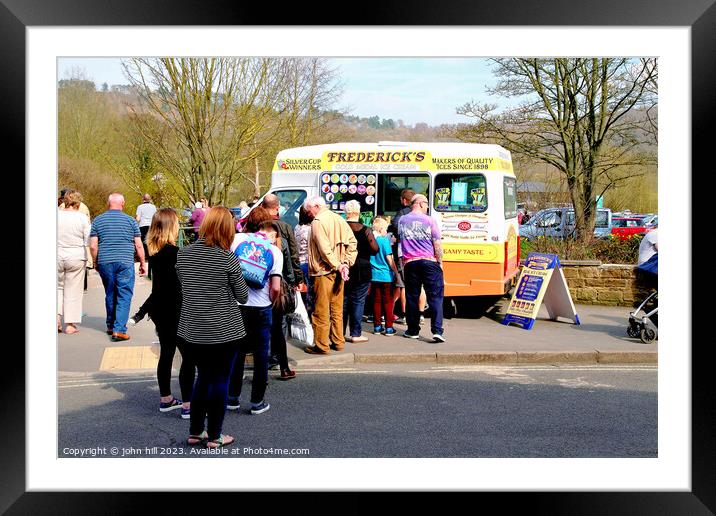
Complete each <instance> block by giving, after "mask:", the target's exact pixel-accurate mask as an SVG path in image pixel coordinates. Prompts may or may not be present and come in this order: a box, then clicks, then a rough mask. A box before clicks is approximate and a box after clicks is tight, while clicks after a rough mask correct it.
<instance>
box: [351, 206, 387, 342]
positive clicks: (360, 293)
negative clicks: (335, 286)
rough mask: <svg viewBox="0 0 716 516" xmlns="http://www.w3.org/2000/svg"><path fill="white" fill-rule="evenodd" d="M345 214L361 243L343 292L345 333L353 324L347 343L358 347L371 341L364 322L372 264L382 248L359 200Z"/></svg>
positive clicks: (358, 241) (357, 239)
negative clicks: (364, 219)
mask: <svg viewBox="0 0 716 516" xmlns="http://www.w3.org/2000/svg"><path fill="white" fill-rule="evenodd" d="M345 211H346V222H348V225H349V226H350V228H351V230H352V231H353V236H354V237H355V238H356V241H357V243H358V247H357V249H358V255H357V257H356V261H355V263H354V264H353V265H352V266H351V268H350V271H349V273H348V278H349V279H348V281H346V284H345V289H344V292H343V332H344V333H345V331H346V327H347V326H348V325H349V323H350V336H348V337H346V340H347V341H348V342H354V343H357V342H366V341H367V340H368V338H367V337H364V336H363V335H361V333H362V332H361V320H362V319H363V309H364V307H365V300H366V297H367V296H368V288H369V287H370V281H371V265H370V261H371V257H372V256H373V255H375V254H376V253H377V252H378V244H377V242H376V241H375V238H374V237H373V231H371V229H370V228H369V227H367V226H364V225H363V224H362V223H361V222H360V220H359V218H360V203H359V202H358V201H356V200H352V201H348V202H347V203H346V206H345Z"/></svg>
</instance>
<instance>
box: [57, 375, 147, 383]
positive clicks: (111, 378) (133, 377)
mask: <svg viewBox="0 0 716 516" xmlns="http://www.w3.org/2000/svg"><path fill="white" fill-rule="evenodd" d="M139 378H142V379H152V380H155V379H156V378H157V376H156V375H152V376H147V375H132V376H111V377H107V378H98V377H93V376H86V377H84V378H77V379H69V378H65V379H61V380H59V381H58V383H59V384H60V385H69V384H74V383H85V382H91V381H96V382H102V381H108V382H112V381H115V380H137V379H139Z"/></svg>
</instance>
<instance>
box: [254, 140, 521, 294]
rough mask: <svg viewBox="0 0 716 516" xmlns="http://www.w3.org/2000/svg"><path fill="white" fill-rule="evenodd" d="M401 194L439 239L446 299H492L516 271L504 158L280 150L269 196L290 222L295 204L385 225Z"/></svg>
mask: <svg viewBox="0 0 716 516" xmlns="http://www.w3.org/2000/svg"><path fill="white" fill-rule="evenodd" d="M404 188H410V189H412V190H415V191H416V193H422V194H425V195H426V197H427V198H428V199H429V200H430V211H429V213H430V216H431V217H433V218H434V219H435V220H436V221H437V222H438V224H439V227H440V229H441V231H442V238H443V249H444V262H445V267H444V269H445V282H446V285H445V288H446V292H445V295H446V296H467V295H499V294H503V293H504V292H506V291H507V289H509V286H510V283H511V281H512V280H513V279H514V277H515V276H516V274H517V272H518V270H519V227H518V223H517V205H516V201H517V197H516V196H517V186H516V178H515V175H514V173H513V170H512V157H511V155H510V152H509V151H507V150H505V149H504V148H502V147H500V146H499V145H487V144H475V143H431V142H379V143H377V144H376V143H335V144H329V145H314V146H308V147H298V148H292V149H286V150H282V151H280V152H279V153H278V155H277V156H276V161H275V162H274V167H273V171H272V175H271V186H270V188H269V191H268V192H269V193H273V194H276V195H277V196H278V197H279V200H280V202H281V206H282V207H281V218H282V219H283V220H285V221H286V222H288V223H289V224H292V225H295V224H296V223H297V222H298V209H299V208H300V206H301V204H302V203H303V200H305V199H306V198H307V197H310V196H313V195H321V196H323V197H324V199H326V202H327V205H328V207H329V208H330V209H332V210H333V211H335V212H337V213H343V206H344V204H345V202H346V201H348V200H351V199H354V200H358V201H359V202H360V203H361V211H362V216H361V219H362V220H363V222H364V223H367V224H370V223H371V221H372V219H373V218H374V217H375V216H383V217H386V218H391V217H392V216H394V215H395V212H396V211H397V210H398V209H400V208H402V206H401V204H400V192H401V191H402V190H403V189H404Z"/></svg>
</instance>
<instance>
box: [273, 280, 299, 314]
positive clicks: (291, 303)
mask: <svg viewBox="0 0 716 516" xmlns="http://www.w3.org/2000/svg"><path fill="white" fill-rule="evenodd" d="M274 307H275V308H276V309H278V310H281V312H282V313H283V314H284V315H288V314H292V313H293V312H295V311H296V292H295V291H294V289H293V288H291V286H290V285H289V284H288V282H286V280H285V279H283V278H281V294H280V295H279V296H278V297H277V298H276V301H275V302H274Z"/></svg>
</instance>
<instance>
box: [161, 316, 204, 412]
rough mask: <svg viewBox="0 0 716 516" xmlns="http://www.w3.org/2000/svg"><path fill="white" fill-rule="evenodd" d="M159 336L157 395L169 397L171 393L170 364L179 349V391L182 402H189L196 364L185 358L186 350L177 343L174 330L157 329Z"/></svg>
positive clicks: (182, 345)
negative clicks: (180, 358)
mask: <svg viewBox="0 0 716 516" xmlns="http://www.w3.org/2000/svg"><path fill="white" fill-rule="evenodd" d="M157 333H158V334H159V347H160V352H159V363H158V364H157V381H158V382H159V395H160V396H169V395H171V393H172V389H171V379H172V363H173V362H174V353H175V351H176V349H177V348H179V353H180V354H181V357H182V360H181V367H180V368H179V388H180V389H181V398H182V401H185V402H186V401H191V393H192V390H193V389H194V377H195V371H196V364H194V362H193V361H192V359H191V356H187V353H186V348H185V346H184V344H183V343H182V342H179V341H178V339H177V336H176V329H174V330H173V331H171V330H170V331H162V330H161V329H159V327H157Z"/></svg>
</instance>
